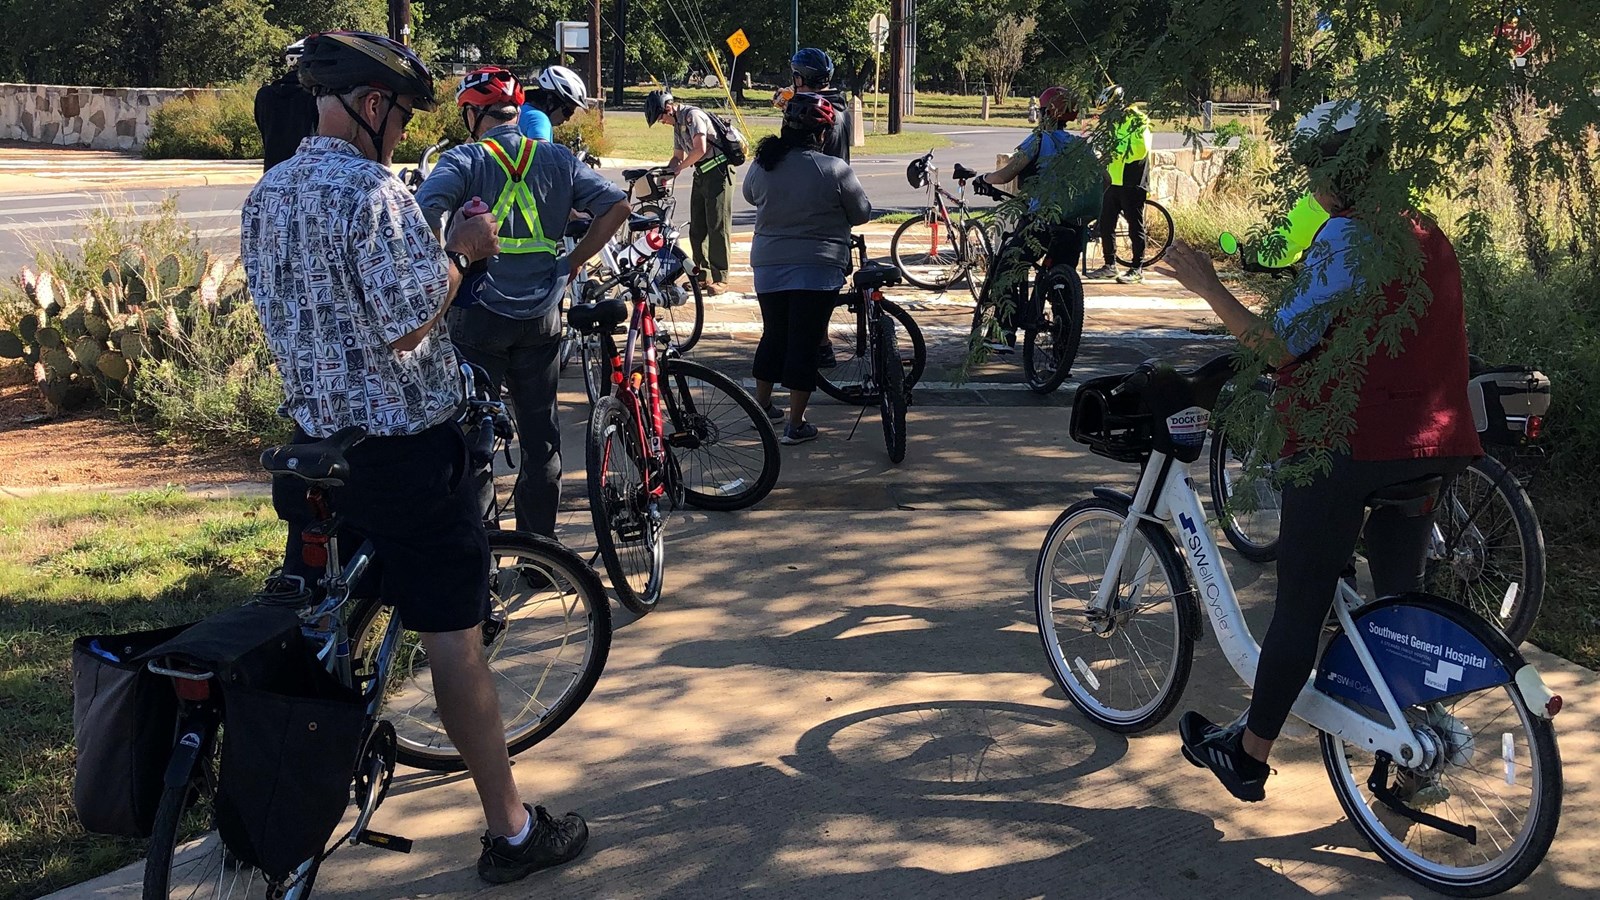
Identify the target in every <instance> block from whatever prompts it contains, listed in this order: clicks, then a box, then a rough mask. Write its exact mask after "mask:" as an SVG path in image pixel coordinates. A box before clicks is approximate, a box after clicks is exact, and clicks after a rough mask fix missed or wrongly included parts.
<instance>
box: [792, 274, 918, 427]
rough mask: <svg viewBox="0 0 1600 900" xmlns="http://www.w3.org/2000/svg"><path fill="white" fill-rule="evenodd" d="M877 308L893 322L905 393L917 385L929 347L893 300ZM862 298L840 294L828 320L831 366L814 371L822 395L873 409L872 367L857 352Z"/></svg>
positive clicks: (867, 358)
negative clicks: (903, 376)
mask: <svg viewBox="0 0 1600 900" xmlns="http://www.w3.org/2000/svg"><path fill="white" fill-rule="evenodd" d="M877 302H878V305H879V306H881V307H882V308H883V311H884V312H885V313H887V314H888V315H889V316H890V317H891V318H893V319H894V322H895V325H896V328H895V356H896V357H897V358H899V360H900V368H901V370H902V371H903V372H904V374H905V379H904V380H905V386H906V390H908V391H909V390H910V389H911V388H913V387H915V386H916V383H917V382H918V381H920V380H921V379H922V372H923V369H925V368H926V367H927V365H928V345H927V342H926V341H924V340H923V338H922V329H921V328H918V327H917V322H916V320H915V319H913V318H911V314H910V313H908V312H906V311H905V310H904V309H902V308H901V307H900V305H899V304H897V303H895V302H894V301H892V300H879V301H877ZM860 303H861V297H860V294H859V293H855V292H849V293H845V294H841V295H839V303H838V305H836V306H835V307H834V308H833V317H832V318H831V319H829V320H828V343H829V345H831V346H832V347H833V358H834V366H833V368H830V369H819V370H818V371H817V387H818V388H819V389H821V391H822V392H823V393H824V394H827V395H828V396H829V397H832V398H833V399H835V400H837V401H839V402H840V403H850V404H854V405H856V406H874V405H876V404H877V402H878V389H877V382H876V380H875V379H873V378H871V377H869V376H871V375H873V372H872V368H871V365H872V363H871V356H872V355H871V354H870V353H865V352H862V353H858V352H857V350H858V349H859V348H858V346H857V340H858V337H859V335H860V334H861V330H860V329H861V324H860V317H859V316H858V312H859V310H860V305H859V304H860Z"/></svg>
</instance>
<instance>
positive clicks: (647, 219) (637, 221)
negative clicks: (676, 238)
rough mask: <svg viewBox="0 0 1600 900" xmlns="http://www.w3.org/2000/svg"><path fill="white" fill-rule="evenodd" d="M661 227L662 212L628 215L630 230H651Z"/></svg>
mask: <svg viewBox="0 0 1600 900" xmlns="http://www.w3.org/2000/svg"><path fill="white" fill-rule="evenodd" d="M660 227H661V214H660V213H653V212H652V213H634V214H633V215H631V216H629V217H628V230H629V231H649V230H650V229H652V228H660Z"/></svg>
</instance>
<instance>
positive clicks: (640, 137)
mask: <svg viewBox="0 0 1600 900" xmlns="http://www.w3.org/2000/svg"><path fill="white" fill-rule="evenodd" d="M691 102H692V101H691ZM708 107H709V108H711V109H716V108H717V107H716V106H713V105H710V104H708ZM742 111H743V113H744V115H745V116H746V118H745V124H746V125H748V126H749V131H748V132H747V133H746V135H745V137H747V138H749V139H750V144H751V148H752V150H753V149H754V146H755V144H756V143H757V142H759V141H760V140H761V139H762V138H764V137H766V136H767V135H769V134H776V133H777V132H778V123H777V121H776V120H775V119H764V120H759V121H758V120H756V119H753V118H751V116H754V115H758V114H759V115H765V114H767V113H773V112H776V110H774V109H772V107H771V105H770V104H762V105H761V106H760V107H744V108H742ZM605 129H606V138H607V140H609V141H610V142H611V150H610V153H609V154H608V155H609V156H611V157H613V158H616V159H631V160H640V161H658V162H663V163H664V162H666V161H667V160H668V159H669V158H671V156H672V129H671V127H670V126H668V125H667V124H666V123H664V122H663V123H657V124H656V125H655V127H653V128H652V127H651V126H649V125H646V124H645V121H644V113H643V112H641V111H640V110H636V109H626V108H624V109H614V110H606V118H605ZM948 146H950V139H949V138H947V137H945V136H944V135H939V134H928V133H926V132H912V131H906V132H901V133H900V134H869V135H867V145H866V146H865V147H858V148H856V151H855V152H856V153H860V154H869V153H870V154H875V155H894V154H912V153H926V152H928V151H929V150H937V149H940V148H943V147H948Z"/></svg>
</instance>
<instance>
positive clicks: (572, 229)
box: [563, 219, 594, 241]
mask: <svg viewBox="0 0 1600 900" xmlns="http://www.w3.org/2000/svg"><path fill="white" fill-rule="evenodd" d="M593 222H594V220H593V219H569V220H568V221H567V230H566V231H565V232H563V236H564V237H569V238H572V239H573V240H575V241H577V240H582V239H583V236H584V235H586V234H588V233H589V225H590V224H592V223H593Z"/></svg>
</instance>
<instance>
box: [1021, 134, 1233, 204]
mask: <svg viewBox="0 0 1600 900" xmlns="http://www.w3.org/2000/svg"><path fill="white" fill-rule="evenodd" d="M1231 152H1233V151H1232V150H1230V149H1229V148H1227V147H1203V148H1201V149H1200V150H1195V149H1193V148H1190V147H1185V148H1183V149H1181V150H1151V151H1150V156H1149V160H1150V166H1149V169H1150V199H1152V200H1154V201H1156V202H1157V203H1160V204H1161V205H1162V206H1171V205H1172V204H1174V203H1193V202H1194V201H1196V200H1198V199H1199V198H1200V194H1201V193H1202V192H1204V191H1205V189H1206V188H1208V187H1210V186H1211V184H1212V183H1213V182H1215V181H1216V180H1217V178H1218V176H1220V175H1221V174H1222V163H1223V161H1224V160H1226V159H1227V157H1228V154H1229V153H1231ZM1010 158H1011V157H1010V156H1009V155H1007V154H1001V155H1000V156H999V157H998V158H997V159H996V160H995V167H996V168H999V167H1001V166H1004V165H1005V164H1006V161H1007V160H1009V159H1010ZM1000 187H1001V188H1003V189H1005V190H1007V191H1010V192H1012V193H1015V192H1016V184H1015V183H1012V184H1003V185H1000Z"/></svg>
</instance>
